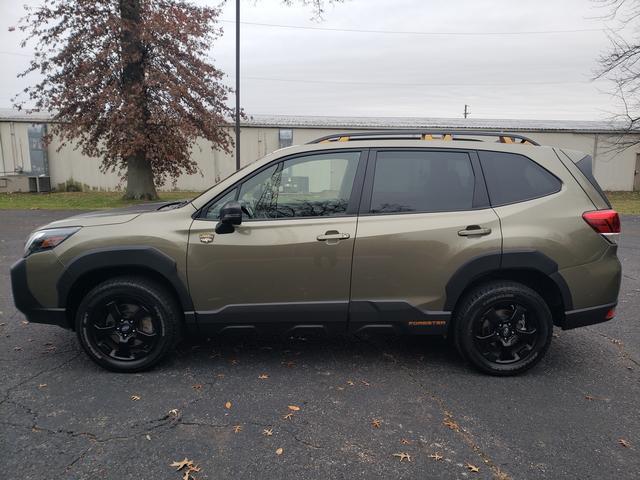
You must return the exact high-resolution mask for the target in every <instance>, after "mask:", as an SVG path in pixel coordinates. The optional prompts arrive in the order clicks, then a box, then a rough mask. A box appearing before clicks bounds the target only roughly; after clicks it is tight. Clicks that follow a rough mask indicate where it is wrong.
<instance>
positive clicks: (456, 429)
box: [442, 414, 460, 432]
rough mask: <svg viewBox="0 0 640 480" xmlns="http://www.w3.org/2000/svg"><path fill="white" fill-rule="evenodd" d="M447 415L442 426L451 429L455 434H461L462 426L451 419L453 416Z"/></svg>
mask: <svg viewBox="0 0 640 480" xmlns="http://www.w3.org/2000/svg"><path fill="white" fill-rule="evenodd" d="M445 415H446V417H445V419H444V420H443V422H442V424H443V425H444V426H445V427H449V428H450V429H451V430H453V431H454V432H459V431H460V425H458V424H457V423H456V421H455V420H454V419H453V418H452V417H451V414H445Z"/></svg>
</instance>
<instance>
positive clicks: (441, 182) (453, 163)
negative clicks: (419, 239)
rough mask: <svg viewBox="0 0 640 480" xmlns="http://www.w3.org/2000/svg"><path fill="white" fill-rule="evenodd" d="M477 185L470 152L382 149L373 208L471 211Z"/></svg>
mask: <svg viewBox="0 0 640 480" xmlns="http://www.w3.org/2000/svg"><path fill="white" fill-rule="evenodd" d="M474 185H475V177H474V174H473V168H472V166H471V160H470V158H469V155H468V154H466V153H460V152H437V151H381V152H378V154H377V158H376V167H375V173H374V180H373V192H372V196H371V210H370V211H371V213H401V212H446V211H454V210H471V209H472V208H473V192H474Z"/></svg>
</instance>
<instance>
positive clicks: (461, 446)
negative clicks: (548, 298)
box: [0, 210, 640, 480]
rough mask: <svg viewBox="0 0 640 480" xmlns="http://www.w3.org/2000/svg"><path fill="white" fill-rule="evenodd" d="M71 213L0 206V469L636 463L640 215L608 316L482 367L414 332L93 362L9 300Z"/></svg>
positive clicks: (242, 342)
mask: <svg viewBox="0 0 640 480" xmlns="http://www.w3.org/2000/svg"><path fill="white" fill-rule="evenodd" d="M72 213H74V212H54V211H37V210H36V211H0V365H1V367H2V368H1V370H0V375H1V377H0V452H1V453H0V472H1V473H0V477H2V478H16V479H18V478H19V479H21V480H25V479H95V478H101V479H154V480H155V479H180V478H182V477H181V474H182V472H177V471H176V470H175V467H170V464H171V463H172V462H175V461H177V460H182V459H183V458H185V457H186V458H188V459H190V460H192V461H193V462H194V464H197V465H198V466H199V468H200V471H199V472H194V473H193V475H192V477H191V478H195V479H235V478H260V479H272V478H273V479H290V478H291V479H316V478H321V479H323V480H325V479H341V478H344V479H367V480H369V479H377V478H385V479H398V478H403V479H413V478H415V479H440V478H442V479H455V478H468V479H475V478H478V479H484V478H504V479H507V478H511V479H560V478H563V479H564V478H572V479H573V478H576V479H578V478H579V479H592V478H593V479H614V478H615V479H637V478H640V325H639V315H638V312H639V311H640V217H625V218H623V222H622V224H623V232H624V233H623V236H622V242H621V247H620V250H619V255H620V258H621V260H622V263H623V274H624V276H623V284H622V292H621V295H620V304H619V308H618V316H617V317H616V318H615V319H614V320H613V321H611V322H608V323H605V324H601V325H597V326H592V327H587V328H583V329H577V330H573V331H566V332H565V331H560V330H556V332H555V334H554V337H555V338H553V342H552V345H551V348H550V350H549V352H548V354H547V356H546V357H545V359H544V360H543V361H542V362H541V363H540V364H539V365H538V366H537V367H536V368H534V369H533V370H531V371H529V372H528V373H526V374H524V375H521V376H518V377H514V378H493V377H489V376H485V375H482V374H480V373H477V372H476V371H474V370H472V369H471V368H470V367H469V366H468V365H466V364H465V363H464V362H463V361H462V360H461V358H460V357H459V356H458V355H457V353H456V352H455V350H454V349H453V348H452V347H451V346H450V345H449V344H448V343H447V342H446V341H445V340H443V339H439V338H424V337H415V338H397V337H373V338H354V337H338V338H330V339H318V338H309V339H282V338H278V337H259V338H255V337H254V338H249V339H246V338H244V339H243V338H238V337H231V338H229V337H227V338H220V339H206V338H197V339H189V340H187V341H185V342H184V343H183V344H182V345H181V346H180V348H179V350H178V351H177V352H176V353H175V354H173V355H171V356H170V358H169V359H168V360H167V361H166V362H164V363H162V365H160V366H159V367H158V368H156V369H154V370H152V371H150V372H145V373H142V374H135V375H125V374H114V373H109V372H107V371H104V370H102V369H100V368H99V367H97V366H95V365H94V364H93V363H92V362H91V361H89V360H88V359H87V357H86V356H85V355H84V353H82V351H81V349H80V347H79V346H78V344H77V341H76V337H75V334H74V333H73V332H71V331H66V330H63V329H61V328H58V327H55V326H47V325H37V324H29V323H26V322H25V321H24V317H23V316H22V315H21V314H20V313H19V312H17V311H16V309H15V307H14V305H13V301H12V298H11V289H10V282H9V267H10V265H11V264H12V263H13V262H14V261H15V260H16V259H17V258H18V257H19V256H20V255H21V252H22V246H23V242H24V240H25V237H26V235H27V234H28V233H29V232H30V231H31V230H32V229H33V228H35V227H36V226H38V225H41V224H43V223H46V222H48V221H51V220H54V219H58V218H63V217H65V216H68V215H70V214H72ZM593 288H598V286H597V285H594V286H593ZM290 407H294V408H290ZM280 449H281V450H280ZM401 454H406V455H408V456H409V457H410V458H407V457H406V456H403V455H401ZM474 470H478V471H474Z"/></svg>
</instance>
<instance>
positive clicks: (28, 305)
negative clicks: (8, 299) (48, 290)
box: [11, 258, 70, 328]
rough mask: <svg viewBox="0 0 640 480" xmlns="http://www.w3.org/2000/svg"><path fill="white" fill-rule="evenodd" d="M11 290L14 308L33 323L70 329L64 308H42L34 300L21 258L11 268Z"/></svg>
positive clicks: (24, 263) (23, 261) (24, 262)
mask: <svg viewBox="0 0 640 480" xmlns="http://www.w3.org/2000/svg"><path fill="white" fill-rule="evenodd" d="M11 290H12V291H13V302H14V303H15V305H16V308H17V309H18V310H20V311H21V312H22V313H24V315H25V316H26V317H27V320H29V321H30V322H33V323H47V324H50V325H58V326H60V327H64V328H70V326H69V322H68V321H67V312H66V309H64V308H44V307H43V306H42V305H40V303H39V302H38V301H37V300H36V299H35V297H34V296H33V295H32V293H31V291H30V290H29V284H28V283H27V262H26V260H25V259H24V258H21V259H20V260H18V261H17V262H16V263H14V264H13V266H12V267H11Z"/></svg>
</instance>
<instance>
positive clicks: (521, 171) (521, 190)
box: [478, 151, 562, 207]
mask: <svg viewBox="0 0 640 480" xmlns="http://www.w3.org/2000/svg"><path fill="white" fill-rule="evenodd" d="M478 155H479V157H480V164H481V165H482V171H483V172H484V177H485V180H486V182H487V189H488V191H489V200H490V201H491V205H492V206H494V207H495V206H499V205H506V204H509V203H516V202H524V201H526V200H532V199H534V198H539V197H544V196H546V195H551V194H553V193H556V192H559V191H560V188H562V182H561V181H560V180H559V179H558V178H557V177H555V176H554V175H553V174H551V173H550V172H548V171H547V170H545V169H544V168H542V167H541V166H540V165H538V164H537V163H536V162H534V161H533V160H531V159H530V158H528V157H525V156H524V155H518V154H516V153H507V152H483V151H479V152H478Z"/></svg>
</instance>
